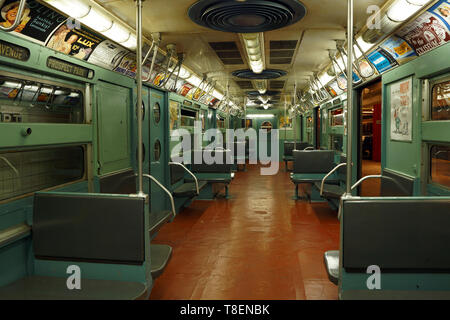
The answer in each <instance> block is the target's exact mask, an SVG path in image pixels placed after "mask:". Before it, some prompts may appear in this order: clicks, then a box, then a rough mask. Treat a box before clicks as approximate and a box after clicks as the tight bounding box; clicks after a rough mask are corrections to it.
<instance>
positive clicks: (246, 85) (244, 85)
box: [236, 81, 254, 90]
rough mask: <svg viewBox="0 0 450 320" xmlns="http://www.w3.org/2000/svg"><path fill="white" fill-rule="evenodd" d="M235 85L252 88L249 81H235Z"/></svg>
mask: <svg viewBox="0 0 450 320" xmlns="http://www.w3.org/2000/svg"><path fill="white" fill-rule="evenodd" d="M236 83H237V85H238V86H239V87H240V88H241V89H243V90H246V89H254V88H253V84H252V82H251V81H236Z"/></svg>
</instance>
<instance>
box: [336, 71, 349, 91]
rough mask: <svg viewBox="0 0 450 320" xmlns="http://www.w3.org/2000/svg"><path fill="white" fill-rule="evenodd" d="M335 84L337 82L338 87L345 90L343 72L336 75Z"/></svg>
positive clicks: (345, 83)
mask: <svg viewBox="0 0 450 320" xmlns="http://www.w3.org/2000/svg"><path fill="white" fill-rule="evenodd" d="M337 84H338V87H339V89H341V90H342V91H346V90H347V77H346V76H345V74H344V73H341V74H340V75H339V76H338V77H337Z"/></svg>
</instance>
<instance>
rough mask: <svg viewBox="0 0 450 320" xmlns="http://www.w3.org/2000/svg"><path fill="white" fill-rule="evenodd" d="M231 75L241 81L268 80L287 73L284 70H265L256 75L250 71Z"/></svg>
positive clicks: (240, 71)
mask: <svg viewBox="0 0 450 320" xmlns="http://www.w3.org/2000/svg"><path fill="white" fill-rule="evenodd" d="M232 74H233V76H235V77H238V78H242V79H252V80H268V79H277V78H280V77H283V76H285V75H286V74H287V72H286V71H284V70H275V69H266V70H264V71H263V72H261V73H259V74H257V73H254V72H253V71H252V70H237V71H235V72H233V73H232Z"/></svg>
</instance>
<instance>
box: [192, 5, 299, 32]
mask: <svg viewBox="0 0 450 320" xmlns="http://www.w3.org/2000/svg"><path fill="white" fill-rule="evenodd" d="M188 14H189V17H190V18H191V20H192V21H194V22H195V23H197V24H199V25H201V26H204V27H207V28H210V29H214V30H219V31H225V32H235V33H249V32H252V33H257V32H265V31H270V30H275V29H279V28H283V27H286V26H288V25H291V24H293V23H295V22H297V21H299V20H300V19H302V18H303V17H304V16H305V14H306V9H305V7H304V6H303V5H302V4H301V3H300V2H299V1H298V0H276V1H275V0H265V1H263V0H246V1H236V0H201V1H197V2H196V3H195V4H194V5H192V6H191V7H190V8H189V12H188Z"/></svg>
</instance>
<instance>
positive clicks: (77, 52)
mask: <svg viewBox="0 0 450 320" xmlns="http://www.w3.org/2000/svg"><path fill="white" fill-rule="evenodd" d="M104 40H105V39H104V38H103V37H102V36H100V35H98V34H96V33H94V32H92V31H90V30H88V29H86V28H84V27H83V26H81V27H79V28H77V27H75V25H70V24H69V23H63V24H62V25H61V26H60V27H59V28H58V29H57V30H56V31H55V33H54V34H53V35H52V36H51V38H50V40H49V41H48V42H47V44H46V47H47V48H50V49H53V50H56V51H59V52H62V53H64V54H67V55H69V56H73V57H75V58H78V59H80V60H85V61H87V60H88V59H89V56H90V55H91V54H92V52H93V51H94V50H95V48H96V47H97V46H98V45H99V44H100V43H101V42H103V41H104Z"/></svg>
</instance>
